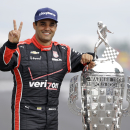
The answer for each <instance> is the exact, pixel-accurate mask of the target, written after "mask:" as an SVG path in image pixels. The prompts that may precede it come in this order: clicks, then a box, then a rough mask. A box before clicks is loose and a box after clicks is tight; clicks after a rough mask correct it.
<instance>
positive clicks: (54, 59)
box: [52, 58, 62, 61]
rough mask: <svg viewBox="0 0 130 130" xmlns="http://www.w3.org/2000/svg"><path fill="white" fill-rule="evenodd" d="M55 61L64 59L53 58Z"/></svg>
mask: <svg viewBox="0 0 130 130" xmlns="http://www.w3.org/2000/svg"><path fill="white" fill-rule="evenodd" d="M52 60H53V61H62V59H59V58H58V59H56V58H52Z"/></svg>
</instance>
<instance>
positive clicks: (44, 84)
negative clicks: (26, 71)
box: [29, 80, 59, 90]
mask: <svg viewBox="0 0 130 130" xmlns="http://www.w3.org/2000/svg"><path fill="white" fill-rule="evenodd" d="M29 87H45V88H46V89H49V90H57V89H58V87H59V83H54V82H53V83H52V82H47V80H45V82H29Z"/></svg>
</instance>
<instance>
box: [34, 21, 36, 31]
mask: <svg viewBox="0 0 130 130" xmlns="http://www.w3.org/2000/svg"><path fill="white" fill-rule="evenodd" d="M33 28H34V29H35V30H36V24H35V22H33Z"/></svg>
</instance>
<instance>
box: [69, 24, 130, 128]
mask: <svg viewBox="0 0 130 130" xmlns="http://www.w3.org/2000/svg"><path fill="white" fill-rule="evenodd" d="M99 23H102V22H98V24H99ZM104 26H105V25H103V23H102V28H103V27H104ZM105 28H106V26H105ZM101 30H102V29H101V28H100V29H99V26H98V31H99V32H100V33H98V34H99V38H98V41H97V42H96V45H95V48H94V52H95V53H96V51H97V48H98V46H99V45H100V44H101V43H102V42H104V43H105V45H106V49H105V51H104V53H103V55H102V56H103V57H104V58H98V59H96V58H95V64H96V65H95V67H94V68H93V69H91V70H88V66H87V65H86V66H85V67H84V69H83V71H82V74H81V108H79V107H78V106H77V105H76V100H77V99H78V76H74V77H73V78H72V79H71V81H70V90H69V99H68V105H69V108H70V110H71V111H72V112H73V113H75V114H77V115H82V124H83V130H120V126H121V118H122V117H123V116H128V115H129V114H130V77H127V94H126V100H127V101H128V102H129V106H128V108H126V109H123V95H124V88H125V75H124V72H123V69H122V67H121V66H120V65H119V63H117V62H116V61H115V59H116V57H117V55H118V54H119V52H117V51H116V50H115V49H113V48H112V47H110V46H109V44H108V41H107V39H106V38H107V37H106V32H108V31H109V30H108V31H107V29H105V31H101ZM104 34H105V35H104ZM104 36H105V37H104Z"/></svg>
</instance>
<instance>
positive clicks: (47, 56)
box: [0, 35, 84, 130]
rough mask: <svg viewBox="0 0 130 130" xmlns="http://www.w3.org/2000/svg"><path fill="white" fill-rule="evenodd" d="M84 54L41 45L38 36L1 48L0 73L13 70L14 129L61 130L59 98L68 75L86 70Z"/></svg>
mask: <svg viewBox="0 0 130 130" xmlns="http://www.w3.org/2000/svg"><path fill="white" fill-rule="evenodd" d="M81 56H82V54H80V53H78V52H75V51H74V50H73V49H71V48H70V47H69V46H67V45H64V44H59V43H57V42H51V45H49V46H42V45H41V44H40V43H38V41H37V40H36V37H35V35H34V36H33V37H32V38H31V39H27V40H25V41H23V42H20V43H19V44H14V43H11V42H10V41H7V42H6V43H5V44H4V45H3V46H2V47H1V48H0V70H2V71H9V70H11V72H12V74H13V79H14V88H13V94H12V130H58V102H59V100H58V97H59V92H60V86H61V83H62V80H63V78H64V76H65V74H66V73H67V72H77V71H80V70H82V69H83V67H84V66H83V65H82V64H81V63H80V60H81Z"/></svg>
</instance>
